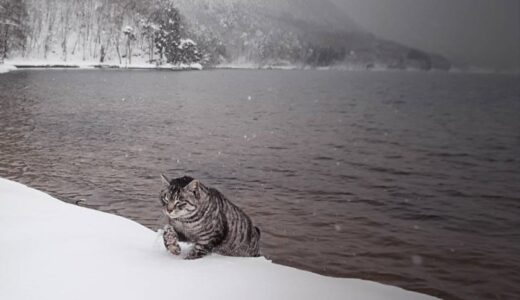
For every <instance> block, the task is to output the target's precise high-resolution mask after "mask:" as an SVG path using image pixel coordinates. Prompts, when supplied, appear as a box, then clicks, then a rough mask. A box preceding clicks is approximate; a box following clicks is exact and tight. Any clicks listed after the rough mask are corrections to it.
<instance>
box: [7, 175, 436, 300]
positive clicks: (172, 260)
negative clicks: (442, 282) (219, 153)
mask: <svg viewBox="0 0 520 300" xmlns="http://www.w3.org/2000/svg"><path fill="white" fill-rule="evenodd" d="M161 243H162V241H161V238H159V237H158V235H157V234H156V233H154V232H153V231H151V230H149V229H147V228H145V227H144V226H141V225H139V224H137V223H135V222H133V221H130V220H128V219H125V218H122V217H119V216H115V215H110V214H107V213H102V212H99V211H95V210H91V209H87V208H82V207H78V206H74V205H70V204H66V203H64V202H61V201H59V200H56V199H54V198H52V197H51V196H49V195H47V194H44V193H42V192H39V191H37V190H34V189H31V188H28V187H26V186H24V185H22V184H18V183H15V182H12V181H9V180H5V179H1V178H0V245H1V247H0V299H10V300H13V299H53V300H54V299H89V300H91V299H125V300H129V299H226V300H229V299H313V300H315V299H356V300H360V299H400V300H404V299H434V298H433V297H430V296H426V295H422V294H418V293H413V292H408V291H405V290H403V289H400V288H396V287H391V286H385V285H382V284H378V283H374V282H369V281H363V280H357V279H339V278H330V277H325V276H320V275H317V274H313V273H310V272H305V271H300V270H297V269H293V268H289V267H285V266H280V265H276V264H273V263H271V262H270V261H268V260H266V259H265V258H229V257H222V256H218V255H211V256H208V257H205V258H203V259H200V260H195V261H185V260H182V259H181V258H179V257H175V256H172V255H170V254H169V253H167V252H166V251H165V250H164V248H163V247H162V245H161ZM187 247H188V246H187V245H183V248H184V251H183V255H186V248H187Z"/></svg>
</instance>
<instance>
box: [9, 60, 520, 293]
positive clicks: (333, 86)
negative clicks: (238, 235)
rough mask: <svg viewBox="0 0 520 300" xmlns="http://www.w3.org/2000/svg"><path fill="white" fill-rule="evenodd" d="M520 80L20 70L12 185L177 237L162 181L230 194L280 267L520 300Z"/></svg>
mask: <svg viewBox="0 0 520 300" xmlns="http://www.w3.org/2000/svg"><path fill="white" fill-rule="evenodd" d="M518 81H519V77H518V76H505V75H467V74H447V73H436V72H430V73H419V72H409V73H406V72H382V73H378V72H335V71H327V72H322V71H246V70H243V71H202V72H181V73H172V72H153V71H135V72H128V71H126V72H125V71H18V72H14V73H9V74H3V75H2V80H0V135H1V137H2V139H0V176H1V177H6V178H9V179H13V180H16V181H20V182H23V183H26V184H29V185H30V186H32V187H35V188H38V189H41V190H43V191H46V192H49V193H51V194H52V195H54V196H56V197H57V198H59V199H62V200H65V201H68V202H71V203H76V202H77V201H81V203H83V204H82V205H84V206H87V207H91V208H95V209H99V210H102V211H106V212H110V213H115V214H119V215H122V216H125V217H129V218H131V219H133V220H135V221H137V222H139V223H141V224H143V225H145V226H148V227H150V228H152V229H157V228H159V227H160V226H161V225H162V222H163V220H161V213H160V203H159V199H158V193H159V190H160V188H161V181H160V179H159V174H161V173H163V172H164V173H167V174H168V175H170V176H182V175H184V174H187V175H191V176H194V177H196V178H199V179H200V180H201V181H202V182H204V183H205V184H207V185H209V186H212V187H216V188H218V189H219V190H220V191H221V192H223V193H224V194H225V195H226V196H228V197H229V198H230V199H231V200H232V201H233V202H235V203H236V204H237V205H239V206H240V207H242V208H243V209H244V210H245V211H246V212H247V213H248V214H249V215H250V216H251V217H252V219H253V220H254V221H255V223H257V224H258V226H259V227H260V228H261V229H262V247H263V253H264V255H266V256H267V257H268V258H270V259H272V260H273V261H275V262H280V263H284V264H287V265H291V266H296V267H299V268H303V269H307V270H311V271H314V272H318V273H322V274H327V275H334V276H342V277H357V278H365V279H370V280H375V281H380V282H384V283H390V284H394V285H397V286H401V287H403V288H406V289H411V290H417V291H422V292H425V293H428V294H432V295H438V296H441V297H443V298H445V299H513V298H514V297H515V295H518V294H519V293H520V290H519V289H518V286H517V284H516V283H517V282H518V280H519V279H520V275H519V273H518V267H519V266H520V260H519V258H518V253H520V243H518V237H519V236H520V232H519V229H518V228H520V222H519V220H518V215H519V213H520V204H519V203H520V202H519V200H520V199H519V195H520V187H519V185H518V182H519V181H520V171H519V170H520V161H519V159H518V153H520V135H519V133H520V119H519V118H518V112H519V111H520V102H519V99H518V95H519V94H520V87H519V86H518V84H517V83H518Z"/></svg>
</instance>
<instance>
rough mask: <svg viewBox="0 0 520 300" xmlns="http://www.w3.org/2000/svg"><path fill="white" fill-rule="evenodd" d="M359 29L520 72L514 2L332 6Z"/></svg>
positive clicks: (370, 1)
mask: <svg viewBox="0 0 520 300" xmlns="http://www.w3.org/2000/svg"><path fill="white" fill-rule="evenodd" d="M331 1H333V2H335V3H336V4H337V5H338V6H340V7H342V8H344V9H345V10H346V12H347V13H348V15H349V16H350V17H351V18H352V19H354V20H355V21H356V22H357V23H358V24H359V25H360V26H361V27H363V28H364V29H366V30H367V31H370V32H372V33H374V34H375V35H377V36H379V37H382V38H386V39H391V40H394V41H397V42H400V43H403V44H405V45H408V46H412V47H417V48H420V49H424V50H427V51H432V52H436V53H439V54H442V55H444V56H446V57H448V58H449V59H451V60H454V61H455V62H456V63H457V62H459V63H465V64H469V65H473V66H480V67H485V68H494V69H499V70H511V69H516V70H518V69H519V68H520V50H519V49H520V1H518V0H455V1H453V0H435V1H433V0H391V1H389V0H331Z"/></svg>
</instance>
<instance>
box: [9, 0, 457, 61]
mask: <svg viewBox="0 0 520 300" xmlns="http://www.w3.org/2000/svg"><path fill="white" fill-rule="evenodd" d="M14 1H17V0H14ZM168 1H170V0H141V1H137V0H47V1H39V0H25V1H24V3H25V4H26V6H27V14H26V15H25V17H24V19H23V22H24V24H23V28H24V30H25V33H26V40H25V42H24V43H23V46H22V47H19V48H18V49H17V50H16V51H15V50H11V52H10V55H11V57H12V56H21V57H24V58H35V59H45V60H62V61H71V60H83V61H100V62H115V63H123V62H124V61H125V60H126V59H128V58H130V57H131V58H132V62H134V63H135V62H150V61H156V59H157V56H158V53H157V49H156V45H155V42H154V33H153V31H154V30H156V29H157V26H156V25H154V24H153V20H152V21H151V17H150V16H152V15H153V14H154V13H156V12H157V11H160V10H161V5H160V4H161V3H163V4H164V3H165V2H168ZM173 3H174V5H175V6H176V7H177V8H178V10H179V11H180V13H181V14H182V15H183V16H184V22H185V26H182V28H183V33H182V34H183V35H184V38H190V39H193V40H194V41H195V42H196V43H197V47H198V48H199V49H200V51H201V52H203V54H204V55H203V56H202V57H203V60H202V61H201V62H202V63H204V64H206V65H218V64H247V65H256V66H263V67H270V66H286V65H291V66H300V67H308V66H310V67H328V66H340V67H348V68H360V69H366V68H369V69H370V68H396V69H407V68H415V69H425V70H429V69H432V68H435V69H449V68H450V63H449V62H448V61H447V60H446V59H445V58H443V57H441V56H437V55H433V54H430V53H426V52H424V51H420V50H417V49H412V48H409V47H406V46H403V45H400V44H397V43H394V42H391V41H386V40H382V39H379V38H377V37H375V36H373V35H372V34H370V33H367V32H364V31H363V30H361V29H360V27H359V26H358V25H357V24H356V23H355V22H354V21H353V20H352V19H351V18H350V17H349V16H348V15H346V14H345V13H344V11H343V10H342V9H339V8H337V7H336V5H335V4H333V3H332V2H330V1H328V0H320V1H316V0H175V1H173ZM163 7H164V6H163ZM128 30H130V31H131V32H130V34H129V32H128ZM130 38H131V39H130Z"/></svg>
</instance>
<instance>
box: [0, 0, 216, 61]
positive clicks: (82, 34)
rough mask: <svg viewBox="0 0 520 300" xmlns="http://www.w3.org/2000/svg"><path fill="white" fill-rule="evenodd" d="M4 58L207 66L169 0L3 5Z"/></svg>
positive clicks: (6, 1) (9, 1) (47, 0)
mask: <svg viewBox="0 0 520 300" xmlns="http://www.w3.org/2000/svg"><path fill="white" fill-rule="evenodd" d="M0 9H1V11H0V26H1V27H0V31H1V32H2V33H3V34H2V37H1V38H0V42H1V44H2V46H3V47H2V49H3V51H2V57H4V58H5V57H7V55H13V56H21V57H28V58H42V59H48V60H61V61H69V60H78V59H80V60H84V61H98V62H100V63H103V62H107V61H111V62H117V63H119V64H125V63H132V58H134V59H135V58H138V60H139V62H148V63H157V64H162V63H173V64H178V63H186V64H188V63H193V62H205V61H208V60H209V59H210V58H209V57H206V56H205V55H204V50H203V49H199V47H198V45H197V44H196V42H194V41H193V40H192V39H190V32H189V29H188V28H187V27H186V23H185V20H184V18H183V16H182V15H181V14H180V12H179V11H178V9H177V8H176V7H175V5H174V2H173V1H171V0H153V1H151V0H149V1H146V0H144V1H143V0H0Z"/></svg>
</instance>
